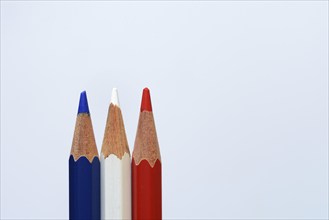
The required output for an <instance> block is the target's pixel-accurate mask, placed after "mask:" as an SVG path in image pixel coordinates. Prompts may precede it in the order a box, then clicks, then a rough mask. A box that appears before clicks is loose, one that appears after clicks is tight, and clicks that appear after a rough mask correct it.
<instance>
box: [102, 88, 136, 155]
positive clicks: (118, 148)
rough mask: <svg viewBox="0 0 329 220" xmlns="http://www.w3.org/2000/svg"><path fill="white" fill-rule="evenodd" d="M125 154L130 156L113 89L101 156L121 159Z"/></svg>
mask: <svg viewBox="0 0 329 220" xmlns="http://www.w3.org/2000/svg"><path fill="white" fill-rule="evenodd" d="M113 94H115V95H113ZM125 153H127V154H128V155H130V151H129V147H128V142H127V137H126V132H125V127H124V123H123V118H122V112H121V108H120V105H119V101H118V95H117V90H116V89H113V92H112V99H111V104H110V106H109V110H108V116H107V121H106V127H105V132H104V138H103V145H102V154H103V156H104V158H107V157H108V156H109V155H110V154H114V155H116V156H117V157H118V158H119V159H122V157H123V155H124V154H125Z"/></svg>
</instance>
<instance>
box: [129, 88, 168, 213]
mask: <svg viewBox="0 0 329 220" xmlns="http://www.w3.org/2000/svg"><path fill="white" fill-rule="evenodd" d="M131 166H132V170H131V171H132V218H133V219H162V198H161V196H162V195H161V157H160V150H159V144H158V138H157V134H156V130H155V124H154V118H153V113H152V104H151V97H150V91H149V89H148V88H145V89H144V90H143V96H142V103H141V109H140V115H139V122H138V127H137V134H136V139H135V146H134V151H133V156H132V165H131Z"/></svg>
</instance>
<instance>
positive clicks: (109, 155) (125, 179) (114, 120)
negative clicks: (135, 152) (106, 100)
mask: <svg viewBox="0 0 329 220" xmlns="http://www.w3.org/2000/svg"><path fill="white" fill-rule="evenodd" d="M101 218H102V219H131V165H130V152H129V148H128V142H127V137H126V132H125V128H124V123H123V119H122V114H121V109H120V105H119V99H118V94H117V89H116V88H114V89H113V90H112V98H111V104H110V107H109V110H108V116H107V122H106V127H105V134H104V139H103V145H102V151H101Z"/></svg>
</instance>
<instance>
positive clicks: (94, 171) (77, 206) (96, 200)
mask: <svg viewBox="0 0 329 220" xmlns="http://www.w3.org/2000/svg"><path fill="white" fill-rule="evenodd" d="M69 191H70V193H69V206H70V207H69V217H70V219H71V220H99V219H100V162H99V159H98V157H94V159H93V160H92V162H91V163H90V161H89V160H88V159H87V158H86V157H80V158H79V159H78V160H77V161H74V158H73V156H72V155H71V156H70V159H69Z"/></svg>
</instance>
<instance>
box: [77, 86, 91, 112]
mask: <svg viewBox="0 0 329 220" xmlns="http://www.w3.org/2000/svg"><path fill="white" fill-rule="evenodd" d="M80 113H87V114H89V106H88V100H87V93H86V91H83V92H81V94H80V102H79V108H78V114H80Z"/></svg>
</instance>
